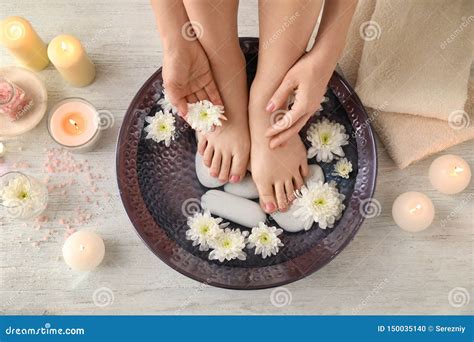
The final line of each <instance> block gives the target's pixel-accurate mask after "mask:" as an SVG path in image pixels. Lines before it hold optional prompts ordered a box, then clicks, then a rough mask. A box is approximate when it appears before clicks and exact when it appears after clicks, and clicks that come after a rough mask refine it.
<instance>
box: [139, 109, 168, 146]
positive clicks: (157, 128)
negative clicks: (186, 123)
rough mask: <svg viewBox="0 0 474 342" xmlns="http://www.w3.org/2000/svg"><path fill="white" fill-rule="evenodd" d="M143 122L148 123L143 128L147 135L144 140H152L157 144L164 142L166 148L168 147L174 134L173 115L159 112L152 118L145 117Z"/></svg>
mask: <svg viewBox="0 0 474 342" xmlns="http://www.w3.org/2000/svg"><path fill="white" fill-rule="evenodd" d="M145 121H146V122H148V123H149V125H148V126H146V127H145V132H147V133H148V134H147V136H146V139H153V140H154V141H156V142H157V143H160V142H162V141H164V142H165V145H166V146H167V147H168V146H170V144H171V140H173V139H174V135H175V132H176V126H175V124H174V123H175V118H174V116H173V114H171V113H163V112H162V111H161V110H160V111H159V112H157V113H156V114H155V115H154V116H148V117H146V118H145Z"/></svg>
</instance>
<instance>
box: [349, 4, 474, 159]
mask: <svg viewBox="0 0 474 342" xmlns="http://www.w3.org/2000/svg"><path fill="white" fill-rule="evenodd" d="M414 2H417V3H422V4H424V5H425V6H427V8H431V2H430V3H429V4H428V3H427V2H426V1H423V0H412V1H410V2H406V1H405V2H404V4H405V7H408V9H407V8H404V9H403V11H402V13H404V14H405V16H408V17H410V9H409V8H410V6H411V5H412V4H413V3H414ZM454 2H456V3H457V4H458V5H459V3H460V2H459V1H448V0H445V1H437V2H436V4H437V5H438V7H437V8H438V9H439V8H440V7H439V6H442V5H443V6H444V5H446V4H448V3H454ZM399 3H400V2H399V1H395V0H390V1H389V0H383V1H378V2H376V1H375V0H360V1H359V6H358V9H357V11H356V13H355V15H354V19H353V21H352V24H351V29H350V32H349V36H348V41H347V44H346V49H345V52H344V55H343V57H342V58H341V61H340V67H341V69H342V71H343V73H344V75H345V76H346V78H347V79H348V81H349V82H351V83H352V84H353V85H354V84H358V85H360V86H361V87H366V88H361V89H362V91H364V96H363V97H362V100H363V102H364V104H365V105H366V106H367V105H368V104H370V105H371V106H373V107H375V108H379V110H376V111H374V110H373V109H371V108H367V109H368V112H369V115H370V116H371V117H372V119H371V121H372V124H373V126H374V128H375V130H376V132H377V134H378V135H379V137H380V139H381V141H382V143H383V144H384V146H385V148H386V149H387V152H388V153H389V155H390V156H391V157H392V159H393V160H394V161H395V163H396V164H397V166H398V167H400V168H404V167H407V166H408V165H410V164H411V163H413V162H415V161H418V160H420V159H422V158H424V157H426V156H428V155H431V154H433V153H436V152H439V151H442V150H444V149H447V148H449V147H451V146H453V145H456V144H459V143H461V142H464V141H467V140H470V139H473V138H474V117H473V113H472V96H473V87H471V88H470V96H471V100H470V101H466V97H467V88H468V87H467V81H465V80H464V71H463V70H461V71H460V73H458V74H450V75H446V74H443V73H436V72H435V71H436V70H431V71H430V74H433V73H434V74H436V75H437V77H438V78H439V77H440V75H441V74H443V75H444V76H443V77H448V76H449V77H448V78H446V79H444V80H443V79H441V78H439V79H436V80H434V79H433V80H432V81H431V83H425V79H424V78H425V76H426V75H422V74H420V73H416V74H415V75H413V77H412V79H410V80H409V81H408V83H409V84H410V87H411V88H410V89H411V91H412V92H414V94H420V96H411V95H410V96H409V95H406V96H405V95H397V96H395V100H393V98H394V97H393V96H391V91H390V89H391V88H393V89H392V92H393V93H395V92H396V91H397V88H399V87H397V83H393V81H392V82H390V80H394V79H397V78H399V75H398V74H397V73H398V72H399V71H400V70H403V71H405V70H407V69H408V68H409V66H410V63H411V62H410V61H407V60H406V59H405V58H404V57H405V56H401V57H399V58H396V59H391V60H390V61H395V60H396V61H397V63H398V62H403V63H408V66H407V65H404V64H403V63H400V64H399V67H398V68H395V67H394V69H393V72H392V73H390V72H388V70H390V69H389V68H388V64H387V65H385V66H384V68H386V69H384V70H386V72H385V74H386V77H387V79H384V77H382V76H380V75H379V74H377V72H378V71H377V68H378V67H379V66H380V63H378V64H377V63H375V64H373V65H372V67H371V70H372V72H369V70H370V64H369V63H367V62H368V59H363V55H364V54H366V55H367V54H368V52H366V50H372V48H370V49H369V48H368V47H367V46H368V45H369V44H372V43H373V42H374V41H376V42H380V41H381V40H383V39H387V38H388V37H390V35H385V36H384V34H383V33H384V32H383V27H384V26H385V23H384V22H383V20H380V19H379V20H380V23H378V22H377V25H379V26H380V28H381V31H377V30H378V29H377V26H376V25H375V24H374V21H373V20H372V19H373V18H374V15H375V14H376V12H377V10H378V11H379V13H380V12H381V11H382V9H381V7H380V6H390V5H391V4H395V5H399ZM464 4H465V2H463V5H464ZM395 5H392V6H391V8H392V9H393V8H395V7H396V6H395ZM459 6H460V5H459ZM454 7H456V6H454ZM429 11H430V10H429V9H428V10H427V13H428V12H429ZM429 13H431V12H429ZM434 13H435V14H434ZM434 13H431V14H432V15H442V13H440V12H439V11H435V12H434ZM413 15H415V14H413ZM380 18H382V17H380ZM466 18H470V17H469V15H468V16H467V17H466ZM407 20H408V19H406V18H405V19H404V20H402V19H401V22H407ZM465 20H471V19H465ZM472 20H473V22H472V23H471V25H472V26H473V27H474V17H473V18H472ZM408 21H409V20H408ZM435 31H437V30H435ZM463 32H464V33H465V32H466V28H464V29H463V31H462V32H461V33H459V32H458V33H457V34H456V37H455V39H457V38H459V37H460V35H462V34H463ZM427 34H429V33H427ZM438 34H439V33H438ZM377 35H378V39H377ZM361 37H362V38H365V40H364V39H361ZM374 37H375V38H374ZM448 37H449V35H448ZM463 37H464V38H466V37H465V36H463ZM418 38H419V39H420V40H423V39H426V37H425V36H419V37H418ZM464 38H463V40H462V41H463V42H464V43H463V44H464V49H465V52H466V51H467V54H472V44H471V43H468V44H467V45H466V40H465V39H464ZM428 40H430V39H428ZM430 41H432V40H430ZM459 41H461V40H459ZM452 43H453V41H452V39H451V40H450V42H447V43H446V44H447V45H446V46H444V45H443V46H444V50H448V49H451V46H452ZM439 44H443V41H441V42H440V43H439ZM388 45H390V44H388ZM432 47H433V46H432ZM440 47H441V45H438V49H439V48H440ZM385 48H386V47H385ZM397 50H402V49H397ZM372 51H373V50H372ZM458 52H459V51H458ZM374 53H378V52H376V51H375V52H374ZM397 53H401V54H403V52H397ZM420 54H421V55H425V52H424V51H421V52H420ZM413 55H416V54H412V55H411V58H417V56H413ZM447 55H450V54H449V53H448V54H447ZM395 56H396V55H395ZM436 56H437V58H443V56H441V55H436ZM402 57H403V58H402ZM463 61H464V59H463ZM463 63H464V62H463ZM361 69H364V71H363V72H361ZM425 72H428V71H427V70H425ZM366 74H369V76H367V77H368V81H367V85H363V84H365V83H364V78H363V77H366ZM370 74H374V75H378V77H380V79H379V80H378V81H377V82H378V83H371V82H372V81H373V80H374V79H376V78H375V76H374V75H370ZM389 75H391V76H389ZM371 76H374V77H371ZM435 78H436V77H435ZM384 80H387V81H388V82H387V84H385V83H384ZM406 82H407V81H405V83H406ZM433 82H435V83H436V84H435V85H433V93H431V89H432V83H433ZM369 83H370V84H371V87H372V90H374V93H373V96H371V94H370V93H366V90H365V89H368V87H369V85H368V84H369ZM379 83H384V84H383V87H384V89H383V90H380V91H379V90H378V89H376V88H377V86H376V84H378V85H379V86H380V84H379ZM448 84H449V87H451V88H452V89H457V91H458V93H457V95H459V94H461V96H456V99H453V98H452V97H451V94H450V91H449V94H448V88H449V87H448ZM439 85H444V88H445V90H446V91H445V92H444V93H443V94H441V95H442V101H438V100H436V101H437V102H436V103H440V102H443V105H442V106H441V105H440V109H442V110H439V111H438V110H437V109H436V108H433V106H432V105H431V102H430V100H429V99H428V98H430V97H432V95H433V94H434V93H436V92H438V90H439ZM451 88H449V89H451ZM387 89H388V90H387ZM359 90H360V89H359V88H358V91H359ZM399 91H401V92H402V93H404V91H403V89H402V90H399ZM382 93H383V94H385V95H381V94H382ZM463 94H464V95H463ZM359 95H361V94H360V93H359ZM384 96H386V97H384ZM404 96H405V97H404ZM367 97H369V98H367ZM408 99H409V101H408ZM408 102H410V103H408ZM427 102H429V103H428V104H427ZM397 103H398V104H401V105H400V107H398V108H397V109H398V110H401V108H405V109H408V108H411V109H410V111H408V110H406V111H405V112H406V113H405V114H402V113H403V112H402V113H394V112H393V108H394V106H395V105H396V104H397ZM404 103H405V104H404ZM459 103H462V105H461V104H459ZM402 106H405V107H402ZM458 106H460V107H458ZM463 107H464V111H463V110H461V108H463ZM427 108H429V110H427ZM446 108H450V109H448V110H447V109H446ZM453 108H458V110H455V109H453ZM448 111H449V113H454V114H451V121H450V122H446V121H442V120H438V119H431V118H426V117H422V116H415V115H427V114H430V115H431V116H434V117H438V118H442V119H448V118H449V113H447V112H448ZM415 127H416V131H414V128H415Z"/></svg>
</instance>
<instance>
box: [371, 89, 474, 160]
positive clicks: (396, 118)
mask: <svg viewBox="0 0 474 342" xmlns="http://www.w3.org/2000/svg"><path fill="white" fill-rule="evenodd" d="M469 98H470V99H469V101H467V103H466V109H465V110H464V111H459V112H458V115H459V117H458V119H459V121H456V122H446V121H443V120H438V119H429V118H425V117H422V116H415V115H410V114H399V113H389V112H383V111H375V110H373V109H370V108H369V109H368V110H369V116H370V117H372V118H373V126H374V127H375V130H376V131H377V135H378V136H379V138H380V140H381V141H382V143H383V146H384V147H385V148H386V150H387V152H388V154H389V155H390V157H391V158H392V159H393V161H394V162H395V164H397V166H398V167H399V168H401V169H403V168H405V167H407V166H408V165H410V164H412V163H414V162H416V161H418V160H420V159H423V158H425V157H427V156H429V155H432V154H434V153H437V152H440V151H443V150H445V149H447V148H449V147H451V146H454V145H457V144H460V143H462V142H464V141H468V140H470V139H473V138H474V124H473V123H474V115H473V114H472V104H473V101H474V82H471V83H470V87H469ZM468 113H470V114H468Z"/></svg>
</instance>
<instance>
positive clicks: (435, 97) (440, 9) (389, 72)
mask: <svg viewBox="0 0 474 342" xmlns="http://www.w3.org/2000/svg"><path fill="white" fill-rule="evenodd" d="M471 1H472V0H435V1H426V0H410V1H406V0H390V1H387V0H383V1H377V3H376V6H375V11H374V13H373V15H372V18H371V22H372V24H366V25H367V27H369V26H370V25H372V30H373V31H374V32H373V33H372V35H369V36H367V37H365V38H366V42H365V44H364V47H363V52H362V57H361V61H360V67H359V76H358V79H357V83H356V91H357V93H358V94H359V96H360V97H361V99H362V102H364V103H365V105H367V106H369V107H372V108H378V107H380V106H381V105H382V104H385V106H384V107H385V110H386V111H390V112H396V113H410V114H418V115H423V116H427V117H432V118H437V119H443V120H446V121H447V120H448V117H449V115H450V114H451V113H452V112H453V111H456V110H461V109H463V108H464V104H465V102H466V99H467V84H468V81H469V73H470V66H471V62H472V58H473V50H472V49H473V47H472V43H471V42H470V40H469V39H472V37H473V35H472V33H473V32H474V30H473V29H474V12H473V11H472V2H471ZM466 15H467V17H466ZM463 23H464V25H463ZM367 30H368V28H367ZM367 32H370V31H367ZM362 36H363V37H364V35H363V34H362ZM451 36H452V37H453V39H450V40H449V42H448V41H447V39H448V38H450V37H451Z"/></svg>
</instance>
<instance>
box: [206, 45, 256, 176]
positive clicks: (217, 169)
mask: <svg viewBox="0 0 474 342" xmlns="http://www.w3.org/2000/svg"><path fill="white" fill-rule="evenodd" d="M224 50H225V56H224V55H222V54H219V55H218V54H215V55H211V56H209V61H210V63H211V69H212V72H213V74H214V78H215V80H216V83H217V87H218V88H219V91H220V94H221V97H222V101H223V102H224V110H225V114H224V115H225V116H226V117H227V120H226V121H223V122H222V126H220V127H216V129H215V130H214V131H213V132H209V133H207V134H205V135H204V134H201V133H198V141H199V142H198V152H199V153H200V154H201V155H202V156H203V162H204V164H205V165H206V166H207V167H209V172H210V174H211V176H213V177H216V178H218V179H219V180H220V181H222V182H227V181H230V182H231V183H237V182H240V181H241V180H242V179H243V177H244V176H245V173H246V171H247V165H248V161H249V154H250V134H249V126H248V108H247V106H248V94H247V74H246V70H245V58H244V56H243V54H242V52H241V50H240V48H239V47H238V46H237V49H224Z"/></svg>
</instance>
